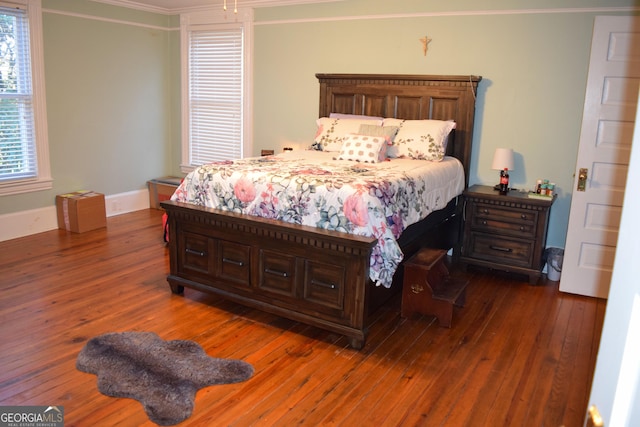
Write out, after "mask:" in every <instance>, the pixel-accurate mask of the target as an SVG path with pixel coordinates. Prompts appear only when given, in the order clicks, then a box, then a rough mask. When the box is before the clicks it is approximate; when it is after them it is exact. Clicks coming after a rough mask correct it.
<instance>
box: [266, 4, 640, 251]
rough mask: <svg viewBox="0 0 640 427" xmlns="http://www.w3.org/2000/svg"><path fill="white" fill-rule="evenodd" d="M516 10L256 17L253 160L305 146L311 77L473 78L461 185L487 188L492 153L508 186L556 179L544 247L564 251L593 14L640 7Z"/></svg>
mask: <svg viewBox="0 0 640 427" xmlns="http://www.w3.org/2000/svg"><path fill="white" fill-rule="evenodd" d="M514 3H516V2H513V1H511V0H509V1H507V0H503V1H498V0H495V1H485V2H483V3H482V9H484V12H483V13H478V12H477V11H478V10H479V9H480V8H481V6H478V2H477V1H471V0H468V1H456V2H426V1H419V0H396V1H393V2H391V1H387V0H345V1H342V2H336V3H329V4H322V5H307V6H296V7H278V8H269V9H259V10H258V11H257V12H256V15H255V16H256V26H255V63H254V65H255V67H254V72H255V75H254V81H255V83H254V84H255V106H254V108H255V114H254V121H255V135H254V138H255V142H254V148H255V149H254V152H258V151H259V150H260V149H262V148H274V149H276V151H279V150H281V148H282V147H283V146H285V145H294V146H302V145H304V144H306V142H307V141H309V140H310V139H312V138H313V134H314V132H315V127H314V123H313V119H314V118H315V116H316V115H317V109H318V97H319V94H318V84H317V80H316V78H315V74H316V73H393V74H462V75H468V74H474V75H480V76H482V77H483V80H482V81H481V83H480V87H479V90H478V99H477V104H476V125H475V132H474V141H475V143H474V150H473V157H472V165H471V171H470V182H471V184H475V183H480V184H489V185H493V184H495V183H497V178H498V176H497V172H496V171H493V170H491V169H490V164H491V160H492V157H493V152H494V151H495V149H496V148H498V147H511V148H513V149H514V151H515V153H516V164H515V170H514V171H512V173H511V183H512V185H513V186H514V187H515V188H531V187H532V186H533V185H534V183H535V182H536V180H537V179H538V178H541V179H550V180H551V181H554V182H556V184H557V186H558V190H559V191H558V193H559V197H558V200H557V202H556V203H555V205H554V207H553V209H552V211H551V221H550V226H549V235H548V242H547V243H548V245H549V246H559V247H564V243H565V239H566V229H567V224H568V218H569V209H570V205H571V187H572V182H573V170H574V168H575V161H576V154H577V149H578V142H579V137H580V126H581V120H582V108H583V103H584V95H585V86H586V79H587V68H588V63H589V52H590V44H591V34H592V29H593V21H594V17H595V16H596V15H601V14H618V15H625V14H631V13H632V12H629V10H631V8H632V7H633V6H639V3H638V2H637V1H633V0H592V1H584V0H581V1H578V0H574V1H569V0H564V1H559V0H548V1H540V0H530V1H524V0H522V1H519V2H517V5H514ZM587 8H588V9H587ZM615 8H618V9H615ZM443 12H452V13H443ZM438 13H439V14H440V16H433V14H438ZM424 36H429V37H430V38H431V39H432V41H431V43H430V44H429V50H428V53H427V56H426V57H425V56H424V55H423V52H422V46H421V43H420V41H419V39H420V38H421V37H424Z"/></svg>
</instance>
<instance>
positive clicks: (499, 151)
mask: <svg viewBox="0 0 640 427" xmlns="http://www.w3.org/2000/svg"><path fill="white" fill-rule="evenodd" d="M491 169H495V170H500V171H501V170H503V169H509V170H510V171H512V170H513V149H511V148H496V152H495V153H494V154H493V163H492V164H491Z"/></svg>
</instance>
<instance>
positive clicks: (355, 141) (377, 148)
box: [336, 134, 387, 163]
mask: <svg viewBox="0 0 640 427" xmlns="http://www.w3.org/2000/svg"><path fill="white" fill-rule="evenodd" d="M386 147H387V140H386V138H385V137H384V136H370V135H358V134H349V135H347V136H346V137H345V138H344V141H343V143H342V147H341V149H340V153H339V154H338V156H337V157H336V160H351V161H355V162H362V163H378V162H381V161H383V160H384V154H385V153H386Z"/></svg>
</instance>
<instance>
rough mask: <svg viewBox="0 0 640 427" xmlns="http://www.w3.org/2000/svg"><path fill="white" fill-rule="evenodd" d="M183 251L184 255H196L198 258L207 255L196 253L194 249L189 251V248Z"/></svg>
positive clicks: (200, 252)
mask: <svg viewBox="0 0 640 427" xmlns="http://www.w3.org/2000/svg"><path fill="white" fill-rule="evenodd" d="M184 251H185V252H186V253H188V254H191V255H196V256H200V257H203V256H205V255H207V253H206V252H202V251H196V250H194V249H190V248H187V249H185V250H184Z"/></svg>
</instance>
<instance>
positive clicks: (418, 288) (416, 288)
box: [411, 283, 424, 294]
mask: <svg viewBox="0 0 640 427" xmlns="http://www.w3.org/2000/svg"><path fill="white" fill-rule="evenodd" d="M422 291H424V288H423V287H422V285H420V284H418V283H412V284H411V292H413V293H414V294H419V293H420V292H422Z"/></svg>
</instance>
